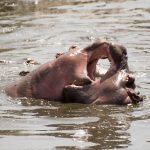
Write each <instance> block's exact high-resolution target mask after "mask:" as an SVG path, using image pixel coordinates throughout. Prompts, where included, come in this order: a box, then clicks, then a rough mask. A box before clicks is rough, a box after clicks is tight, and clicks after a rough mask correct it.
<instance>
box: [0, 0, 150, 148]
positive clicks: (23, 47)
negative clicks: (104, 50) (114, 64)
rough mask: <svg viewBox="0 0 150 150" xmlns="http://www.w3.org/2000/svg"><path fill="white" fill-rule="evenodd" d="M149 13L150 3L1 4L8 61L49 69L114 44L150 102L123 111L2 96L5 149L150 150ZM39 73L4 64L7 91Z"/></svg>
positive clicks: (0, 81) (0, 128)
mask: <svg viewBox="0 0 150 150" xmlns="http://www.w3.org/2000/svg"><path fill="white" fill-rule="evenodd" d="M149 13H150V9H149V0H135V1H132V0H112V1H109V0H103V1H101V0H1V1H0V39H1V40H0V60H8V61H9V60H12V61H17V60H23V59H24V58H27V57H31V58H33V59H35V60H37V61H38V62H40V63H44V62H46V61H48V60H49V59H53V58H54V57H55V53H57V52H63V51H66V50H67V49H68V47H69V46H70V45H72V44H76V43H77V45H80V47H83V46H85V45H87V44H89V43H90V42H92V41H93V40H94V39H96V38H99V37H108V38H110V39H112V40H114V41H117V42H120V43H122V44H124V45H125V46H126V47H127V49H128V56H129V65H130V68H131V70H132V71H133V72H134V75H135V76H136V83H137V89H138V90H139V91H140V92H141V93H142V94H144V95H145V96H146V99H145V101H144V102H143V104H140V105H138V106H124V107H122V106H121V107H120V106H96V105H81V104H62V103H55V102H48V101H44V100H35V99H25V98H23V99H17V100H16V99H15V100H14V99H11V98H9V97H7V96H6V95H5V94H0V149H2V150H9V149H10V147H11V148H12V149H15V150H20V149H21V150H27V149H31V150H34V149H35V150H43V149H66V150H67V149H68V150H69V149H70V150H71V149H72V150H73V149H75V150H77V149H95V150H96V149H131V150H135V149H136V150H138V149H144V150H149V147H150V142H149V141H150V140H149V139H150V135H149V132H148V131H149V130H150V128H149V120H150V102H149V100H150V94H149V89H150V59H149V54H150V39H149V37H150V32H149V26H150V15H149ZM100 65H101V64H100ZM36 67H37V66H34V65H26V64H24V63H19V64H18V63H12V64H11V63H9V64H0V86H3V85H7V84H8V83H10V82H13V81H15V80H17V79H18V78H20V77H19V75H18V73H19V72H20V71H23V70H33V69H34V68H36ZM8 143H9V144H8Z"/></svg>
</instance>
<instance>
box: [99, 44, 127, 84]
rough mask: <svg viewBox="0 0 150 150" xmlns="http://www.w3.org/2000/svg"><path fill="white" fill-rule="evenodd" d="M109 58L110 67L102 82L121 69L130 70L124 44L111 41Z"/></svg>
mask: <svg viewBox="0 0 150 150" xmlns="http://www.w3.org/2000/svg"><path fill="white" fill-rule="evenodd" d="M108 59H109V62H110V67H109V69H108V71H107V72H106V74H104V76H103V77H102V79H101V82H103V81H105V80H106V79H108V78H110V77H111V76H112V75H114V74H115V73H116V72H117V71H119V70H126V72H129V67H128V57H127V50H126V48H125V47H124V46H122V45H119V44H113V43H110V44H109V51H108Z"/></svg>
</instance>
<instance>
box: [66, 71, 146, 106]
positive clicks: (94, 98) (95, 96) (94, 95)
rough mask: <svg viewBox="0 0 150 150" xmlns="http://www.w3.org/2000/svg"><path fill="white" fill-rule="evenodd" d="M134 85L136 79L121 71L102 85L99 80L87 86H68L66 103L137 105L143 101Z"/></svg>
mask: <svg viewBox="0 0 150 150" xmlns="http://www.w3.org/2000/svg"><path fill="white" fill-rule="evenodd" d="M133 83H134V78H133V77H132V76H130V75H129V74H128V73H126V71H125V70H120V71H118V72H117V73H116V74H114V75H113V76H111V77H110V78H109V79H107V80H105V81H104V82H102V83H100V80H97V81H95V82H94V83H92V84H91V85H86V86H75V85H69V86H66V87H65V88H64V96H65V98H64V102H66V103H67V102H74V103H84V104H90V103H94V104H99V105H100V104H119V105H126V104H131V103H134V104H136V103H138V102H140V101H142V100H143V99H142V97H140V96H139V95H138V94H137V93H136V92H135V91H134V89H133V88H131V87H130V85H132V84H133Z"/></svg>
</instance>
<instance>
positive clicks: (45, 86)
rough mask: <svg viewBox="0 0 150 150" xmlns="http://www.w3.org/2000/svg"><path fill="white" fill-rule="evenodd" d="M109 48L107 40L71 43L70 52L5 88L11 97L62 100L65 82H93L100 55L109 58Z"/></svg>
mask: <svg viewBox="0 0 150 150" xmlns="http://www.w3.org/2000/svg"><path fill="white" fill-rule="evenodd" d="M108 49H109V43H108V42H106V41H98V42H95V43H93V44H91V45H89V46H88V47H86V48H84V49H78V48H76V47H71V48H70V49H69V52H67V53H65V54H63V55H61V56H59V57H58V58H57V59H54V60H52V61H49V62H47V63H46V64H43V65H41V66H40V67H38V68H37V69H35V70H33V71H32V72H30V73H28V74H27V75H26V76H25V77H23V78H22V79H21V80H20V81H17V82H15V83H14V84H11V85H9V86H8V87H6V88H5V91H6V93H7V94H8V95H9V96H11V97H32V98H43V99H49V100H55V101H62V99H63V88H64V87H65V86H67V85H71V84H74V85H87V84H90V83H92V82H93V80H94V75H93V74H94V72H95V68H96V63H95V62H97V61H98V59H100V58H101V57H105V58H107V57H108ZM93 64H94V65H93ZM91 66H92V67H91Z"/></svg>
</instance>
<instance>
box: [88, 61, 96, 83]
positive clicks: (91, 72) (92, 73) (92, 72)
mask: <svg viewBox="0 0 150 150" xmlns="http://www.w3.org/2000/svg"><path fill="white" fill-rule="evenodd" d="M97 62H98V59H94V60H92V61H90V62H89V63H88V65H87V72H88V76H89V77H90V78H91V79H92V80H95V78H96V77H95V73H96V65H97Z"/></svg>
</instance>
